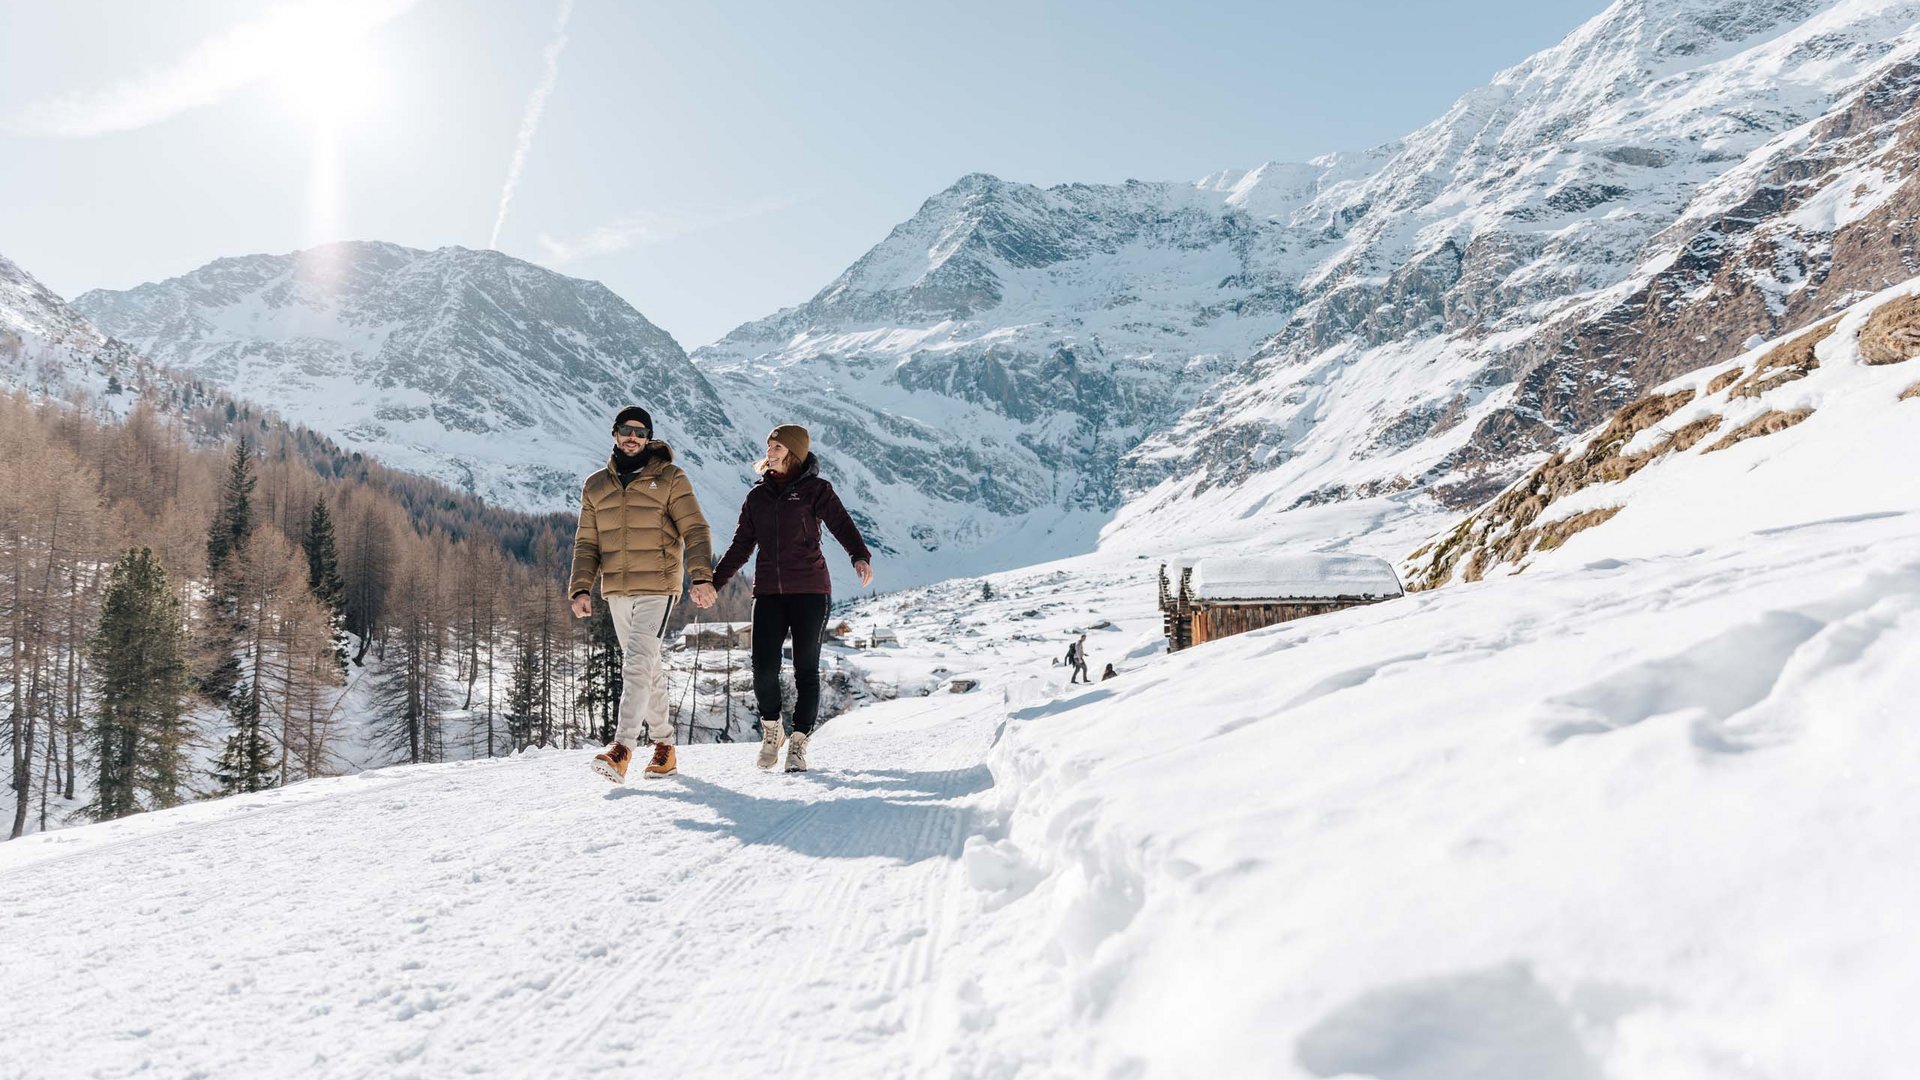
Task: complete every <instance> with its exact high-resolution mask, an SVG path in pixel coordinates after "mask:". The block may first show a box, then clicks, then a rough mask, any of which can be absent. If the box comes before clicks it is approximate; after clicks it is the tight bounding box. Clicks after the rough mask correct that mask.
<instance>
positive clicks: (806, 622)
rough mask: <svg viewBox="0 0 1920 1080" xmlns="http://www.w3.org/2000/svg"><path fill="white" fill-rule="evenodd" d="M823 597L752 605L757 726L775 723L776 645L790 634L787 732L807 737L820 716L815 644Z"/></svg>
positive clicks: (822, 627) (821, 627) (822, 622)
mask: <svg viewBox="0 0 1920 1080" xmlns="http://www.w3.org/2000/svg"><path fill="white" fill-rule="evenodd" d="M832 604H833V598H832V597H830V596H828V595H827V594H826V593H788V594H781V595H775V596H756V597H754V600H753V696H754V698H755V699H757V701H758V703H759V706H760V722H761V723H762V724H768V723H772V724H778V723H779V722H780V646H781V644H782V643H784V642H785V641H786V639H787V635H788V634H792V635H793V688H794V696H795V700H794V703H793V730H795V731H801V732H807V733H811V732H812V731H813V721H814V717H816V716H817V715H819V712H820V639H821V638H823V637H825V636H826V634H827V609H828V608H829V607H831V606H832Z"/></svg>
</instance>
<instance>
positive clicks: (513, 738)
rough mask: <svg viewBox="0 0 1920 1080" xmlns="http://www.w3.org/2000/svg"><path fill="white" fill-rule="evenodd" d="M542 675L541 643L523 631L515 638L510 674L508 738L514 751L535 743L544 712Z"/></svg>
mask: <svg viewBox="0 0 1920 1080" xmlns="http://www.w3.org/2000/svg"><path fill="white" fill-rule="evenodd" d="M540 674H541V672H540V648H539V644H538V642H536V641H535V640H534V637H533V635H532V634H529V633H527V632H526V631H524V630H522V631H521V632H520V633H519V634H517V635H515V638H514V648H513V673H512V674H511V675H509V676H508V677H507V711H506V721H507V741H508V742H509V743H510V744H511V745H512V747H513V749H514V750H525V749H526V748H527V747H529V746H532V745H533V739H534V729H535V727H536V726H537V724H538V723H539V717H540V714H541V712H543V711H544V710H543V709H542V708H541V704H542V703H541V701H540V682H541V679H540Z"/></svg>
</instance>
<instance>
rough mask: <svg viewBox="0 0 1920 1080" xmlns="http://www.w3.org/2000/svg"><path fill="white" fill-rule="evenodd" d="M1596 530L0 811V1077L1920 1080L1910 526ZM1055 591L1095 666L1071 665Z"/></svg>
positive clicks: (1917, 732) (1919, 745)
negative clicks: (1404, 579) (668, 750)
mask: <svg viewBox="0 0 1920 1080" xmlns="http://www.w3.org/2000/svg"><path fill="white" fill-rule="evenodd" d="M1322 524H1326V523H1324V522H1323V523H1322ZM1599 532H1600V530H1595V534H1596V537H1597V535H1598V533H1599ZM1403 539H1404V538H1402V537H1394V538H1391V545H1392V546H1390V547H1384V548H1383V553H1388V554H1391V553H1393V552H1394V551H1395V550H1400V551H1404V550H1406V549H1407V548H1408V547H1410V546H1411V545H1403V544H1402V540H1403ZM1586 540H1587V538H1585V537H1578V538H1576V539H1575V541H1574V542H1573V543H1570V544H1569V545H1568V547H1567V549H1566V550H1565V552H1564V557H1563V558H1562V559H1561V560H1560V561H1559V562H1558V563H1557V564H1555V565H1554V566H1551V567H1541V568H1538V569H1536V570H1530V571H1529V572H1528V573H1527V574H1524V575H1522V576H1520V577H1515V578H1506V579H1500V580H1496V581H1489V582H1484V583H1480V584H1475V585H1467V586H1459V587H1453V588H1449V589H1445V590H1441V591H1438V592H1433V593H1425V594H1420V595H1417V596H1414V597H1410V598H1407V599H1404V600H1401V601H1396V602H1393V603H1389V604H1384V605H1380V606H1376V607H1373V608H1365V609H1358V610H1353V611H1348V612H1344V613H1341V614H1338V615H1334V616H1325V617H1321V618H1318V619H1312V620H1305V621H1302V622H1299V623H1295V624H1291V625H1288V626H1284V627H1277V628H1273V629H1270V630H1267V631H1261V632H1257V633H1254V634H1250V635H1245V636H1243V637H1240V638H1236V639H1232V640H1229V641H1225V642H1220V643H1216V644H1214V645H1210V646H1205V647H1202V648H1199V649H1195V650H1192V651H1189V652H1186V653H1183V654H1180V655H1178V656H1172V657H1168V656H1165V655H1163V654H1160V653H1158V652H1157V650H1156V648H1155V642H1156V640H1157V634H1158V617H1157V614H1156V613H1155V612H1154V611H1153V592H1152V579H1151V573H1152V566H1153V564H1152V563H1151V562H1150V561H1143V560H1138V559H1135V558H1132V557H1128V556H1124V555H1119V554H1106V555H1097V556H1088V557H1086V558H1083V559H1078V560H1072V561H1070V562H1067V563H1062V564H1056V565H1053V566H1047V567H1037V568H1032V569H1028V570H1023V571H1017V572H1012V573H1008V574H1002V575H996V576H995V577H994V578H993V584H994V589H995V592H996V596H995V598H994V599H992V600H984V601H983V600H982V599H981V598H980V591H979V585H978V583H977V582H972V583H958V582H956V583H950V584H947V585H941V586H935V587H932V588H930V589H927V590H917V591H915V592H913V593H904V594H899V595H895V596H887V597H882V598H879V599H876V600H874V601H872V602H871V607H872V609H873V613H871V614H867V615H864V616H862V617H863V618H867V619H872V618H880V619H884V620H885V621H886V622H888V623H889V624H891V625H893V626H895V627H896V628H897V629H898V630H899V631H900V633H901V636H902V639H903V642H904V645H903V647H902V648H901V649H900V650H898V651H897V652H890V653H887V654H884V659H880V660H877V661H872V663H873V668H872V677H874V678H876V679H880V680H883V681H885V680H888V679H894V680H898V681H899V682H900V683H902V684H903V685H904V684H907V683H910V682H914V681H924V680H928V679H930V678H933V677H935V676H933V675H932V674H930V673H932V672H933V670H934V669H935V668H946V669H948V670H947V671H945V672H942V673H939V674H938V676H937V677H938V678H940V679H945V678H950V677H966V678H974V679H978V680H979V681H980V684H981V685H980V688H979V689H978V690H975V691H974V692H972V693H965V694H950V693H946V692H944V691H941V692H936V693H933V694H931V695H929V696H925V697H905V698H902V699H900V700H897V701H893V702H888V703H885V704H882V705H877V706H872V707H869V708H866V709H862V710H860V711H857V712H854V713H849V714H847V715H844V716H841V717H839V718H837V719H835V720H833V721H832V722H831V723H830V724H828V725H827V726H825V727H823V728H822V729H821V733H820V735H819V737H818V738H817V739H816V744H815V745H816V750H815V752H814V754H813V756H814V757H815V759H816V764H817V766H818V770H817V771H816V772H815V773H812V774H809V775H805V776H786V775H780V774H773V775H769V774H765V773H761V772H759V771H758V770H756V769H755V768H754V767H753V765H752V755H753V750H754V748H753V747H751V746H742V745H735V746H716V745H705V746H692V747H683V748H682V757H681V768H682V775H681V776H680V777H679V778H676V779H671V780H666V781H660V782H653V783H644V782H641V781H639V780H637V779H636V780H635V781H634V782H632V783H631V784H629V785H627V786H626V787H623V788H609V787H608V786H607V785H605V784H604V782H602V781H599V780H597V779H595V778H594V777H592V776H591V775H590V774H589V773H588V771H587V768H586V761H587V754H586V753H585V752H565V753H562V752H553V753H534V754H530V755H526V756H523V757H520V758H516V759H511V760H501V761H492V762H470V763H461V764H453V765H442V766H427V767H416V768H406V769H389V770H383V771H379V772H375V773H369V774H365V775H363V776H359V777H350V778H342V779H337V780H328V781H319V782H313V783H308V784H302V785H298V786H296V787H294V788H290V789H287V790H284V791H279V792H272V793H267V794H265V795H261V796H252V797H245V798H240V799H232V800H226V801H223V802H217V803H208V804H202V805H197V806H191V807H186V808H182V809H179V810H175V811H168V812H164V813H158V814H151V815H146V816H143V817H139V818H135V819H130V820H128V821H125V822H120V823H114V824H109V825H105V826H90V827H85V828H79V829H69V830H64V831H59V832H54V833H49V834H45V835H39V836H33V837H29V838H27V839H26V840H23V841H18V842H14V843H9V844H5V845H0V956H4V971H0V996H4V998H5V999H6V1001H5V1008H4V1013H3V1014H4V1016H5V1017H6V1020H5V1023H4V1025H3V1026H0V1076H6V1077H30V1078H34V1080H39V1078H42V1077H49V1078H51V1077H60V1078H68V1077H81V1076H102V1077H119V1076H138V1075H151V1076H163V1077H176V1076H205V1077H259V1076H319V1077H363V1076H364V1077H446V1076H499V1077H508V1076H515V1077H517V1076H593V1075H604V1076H630V1075H640V1074H642V1073H643V1072H644V1073H646V1074H649V1075H659V1076H672V1077H761V1076H772V1075H779V1076H789V1077H816V1076H817V1077H901V1076H952V1077H968V1078H982V1080H985V1078H1009V1080H1011V1078H1016V1077H1080V1076H1100V1077H1283V1078H1287V1077H1334V1076H1346V1077H1358V1076H1371V1077H1378V1078H1381V1080H1469V1078H1472V1080H1486V1078H1511V1080H1591V1078H1599V1077H1613V1078H1667V1077H1672V1078H1723V1077H1724V1078H1740V1080H1808V1078H1820V1077H1833V1078H1847V1080H1870V1078H1878V1077H1887V1078H1892V1077H1900V1076H1908V1075H1912V1073H1913V1070H1914V1068H1915V1067H1916V1065H1917V1063H1920V1049H1916V1040H1915V1039H1914V1038H1913V1036H1912V1034H1911V1032H1912V1028H1911V1025H1910V1023H1909V1022H1908V1021H1907V1018H1906V1016H1905V1012H1906V1011H1907V1010H1908V1007H1909V1006H1910V1005H1911V1003H1912V1002H1914V1001H1920V942H1917V941H1916V939H1915V937H1914V935H1913V934H1912V932H1911V928H1912V925H1913V912H1914V911H1915V910H1920V870H1917V869H1916V867H1917V866H1920V864H1917V863H1916V860H1915V859H1914V857H1913V854H1912V851H1913V838H1914V837H1915V836H1917V835H1920V794H1916V789H1915V787H1914V783H1913V780H1914V777H1915V776H1917V775H1920V729H1917V728H1916V726H1915V724H1914V718H1915V717H1914V711H1913V705H1912V702H1914V701H1916V700H1920V667H1917V666H1916V660H1920V512H1915V511H1912V510H1904V511H1891V510H1890V511H1883V512H1877V513H1873V514H1866V515H1856V516H1853V517H1849V518H1846V519H1840V520H1828V521H1810V522H1804V523H1800V524H1798V525H1793V526H1790V527H1781V528H1768V529H1762V530H1757V531H1753V532H1750V533H1748V534H1745V535H1744V536H1740V537H1736V538H1734V539H1731V540H1728V541H1726V542H1724V543H1717V544H1715V545H1713V546H1711V547H1708V548H1703V549H1685V550H1674V551H1664V552H1661V551H1654V552H1648V553H1642V554H1638V555H1634V556H1631V557H1625V558H1617V557H1611V556H1608V555H1606V554H1605V553H1604V552H1601V551H1597V550H1596V551H1593V552H1589V553H1586V554H1583V553H1582V551H1581V548H1580V545H1581V544H1582V543H1583V542H1586ZM1600 543H1601V541H1600V540H1599V539H1594V540H1593V541H1592V545H1591V546H1595V547H1597V546H1598V545H1600ZM1103 621H1105V622H1110V623H1112V624H1113V625H1112V627H1111V628H1107V629H1091V628H1092V627H1094V626H1096V625H1097V624H1098V623H1100V622H1103ZM1079 627H1086V628H1090V629H1089V634H1090V644H1091V650H1090V651H1091V654H1092V659H1093V662H1094V670H1095V671H1096V672H1097V671H1098V670H1099V667H1100V665H1102V664H1104V663H1106V662H1109V661H1112V662H1115V663H1117V664H1118V666H1119V667H1120V668H1121V670H1122V671H1123V672H1124V675H1123V676H1122V677H1121V678H1120V679H1117V680H1114V681H1111V682H1107V683H1105V684H1096V685H1095V686H1093V687H1076V688H1072V690H1070V691H1069V690H1068V689H1067V688H1066V687H1064V686H1063V685H1062V684H1063V682H1064V678H1065V672H1064V669H1060V668H1057V667H1053V666H1050V661H1051V660H1052V659H1053V658H1054V657H1056V656H1058V655H1059V654H1060V653H1061V652H1063V651H1064V649H1065V642H1066V641H1067V640H1068V637H1067V635H1068V632H1069V631H1070V630H1072V629H1074V628H1079Z"/></svg>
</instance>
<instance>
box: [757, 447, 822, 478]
mask: <svg viewBox="0 0 1920 1080" xmlns="http://www.w3.org/2000/svg"><path fill="white" fill-rule="evenodd" d="M811 457H813V451H811V450H809V451H807V456H806V457H804V458H801V459H800V460H799V461H794V460H793V451H791V450H789V451H787V460H788V461H789V462H791V464H789V465H788V466H787V475H788V476H798V475H800V470H801V469H804V468H806V467H807V459H808V458H811ZM772 468H773V465H772V464H771V463H770V462H768V461H767V459H766V458H761V459H760V460H759V461H756V462H754V463H753V474H754V475H755V476H765V475H766V474H767V472H768V470H770V469H772Z"/></svg>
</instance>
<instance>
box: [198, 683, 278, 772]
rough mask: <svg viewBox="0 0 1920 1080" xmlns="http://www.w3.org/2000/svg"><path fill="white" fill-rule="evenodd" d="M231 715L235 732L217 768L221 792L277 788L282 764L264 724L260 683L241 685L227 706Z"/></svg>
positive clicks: (215, 767)
mask: <svg viewBox="0 0 1920 1080" xmlns="http://www.w3.org/2000/svg"><path fill="white" fill-rule="evenodd" d="M227 715H228V717H229V718H230V719H231V720H232V722H233V733H232V734H230V735H228V736H227V745H226V748H225V749H224V750H222V751H221V753H220V761H219V763H218V764H217V765H215V766H214V773H213V776H214V779H216V780H218V781H220V791H221V793H222V794H225V795H234V794H238V793H240V792H243V791H265V790H266V789H268V788H270V787H273V786H275V784H276V782H277V781H278V778H279V773H280V762H279V757H278V755H277V754H276V753H275V752H274V749H273V744H272V743H271V742H270V741H269V740H268V739H267V733H266V730H265V729H264V728H263V726H262V725H261V722H260V692H259V688H258V684H256V683H241V684H240V685H239V686H237V687H235V688H234V692H233V697H232V698H231V699H230V700H229V701H228V703H227Z"/></svg>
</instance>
